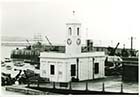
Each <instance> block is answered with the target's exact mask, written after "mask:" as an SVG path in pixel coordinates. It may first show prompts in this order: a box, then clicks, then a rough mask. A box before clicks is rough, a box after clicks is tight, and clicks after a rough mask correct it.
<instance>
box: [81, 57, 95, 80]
mask: <svg viewBox="0 0 140 97" xmlns="http://www.w3.org/2000/svg"><path fill="white" fill-rule="evenodd" d="M88 79H93V64H92V58H80V59H79V80H88Z"/></svg>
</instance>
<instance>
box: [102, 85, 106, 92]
mask: <svg viewBox="0 0 140 97" xmlns="http://www.w3.org/2000/svg"><path fill="white" fill-rule="evenodd" d="M102 85H103V87H102V91H103V92H105V85H104V83H103V84H102Z"/></svg>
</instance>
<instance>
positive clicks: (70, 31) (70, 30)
mask: <svg viewBox="0 0 140 97" xmlns="http://www.w3.org/2000/svg"><path fill="white" fill-rule="evenodd" d="M68 33H69V35H72V29H71V27H69V31H68Z"/></svg>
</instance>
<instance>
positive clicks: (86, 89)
mask: <svg viewBox="0 0 140 97" xmlns="http://www.w3.org/2000/svg"><path fill="white" fill-rule="evenodd" d="M86 91H88V81H86Z"/></svg>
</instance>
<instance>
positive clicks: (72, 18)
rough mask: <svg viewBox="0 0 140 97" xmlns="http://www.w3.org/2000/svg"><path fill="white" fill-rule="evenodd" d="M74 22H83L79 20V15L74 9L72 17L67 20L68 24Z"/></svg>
mask: <svg viewBox="0 0 140 97" xmlns="http://www.w3.org/2000/svg"><path fill="white" fill-rule="evenodd" d="M73 23H74V24H75V23H76V24H81V22H80V21H79V20H78V17H77V16H76V14H75V11H73V15H72V16H71V17H70V18H68V20H67V22H66V24H73Z"/></svg>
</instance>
